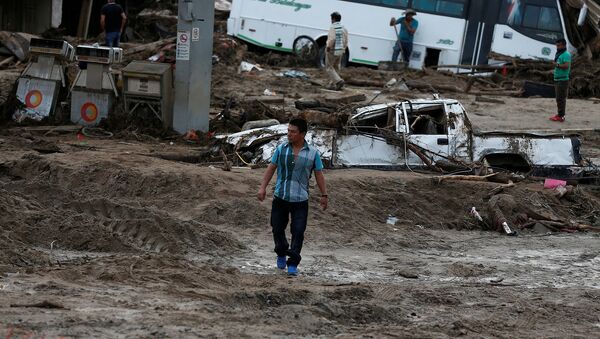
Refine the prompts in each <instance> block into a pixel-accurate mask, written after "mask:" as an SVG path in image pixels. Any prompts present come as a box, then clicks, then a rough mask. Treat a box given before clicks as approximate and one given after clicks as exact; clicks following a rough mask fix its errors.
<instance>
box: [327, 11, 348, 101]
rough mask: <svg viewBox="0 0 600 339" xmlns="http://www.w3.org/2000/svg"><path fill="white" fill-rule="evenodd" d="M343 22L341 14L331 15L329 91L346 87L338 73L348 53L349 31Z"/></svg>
mask: <svg viewBox="0 0 600 339" xmlns="http://www.w3.org/2000/svg"><path fill="white" fill-rule="evenodd" d="M341 20H342V16H341V15H340V13H338V12H333V13H331V27H330V28H329V33H328V34H327V42H326V44H325V49H326V53H325V70H326V72H327V75H328V76H329V79H330V83H329V89H333V90H336V91H339V90H341V89H342V87H344V80H343V79H342V78H341V77H340V75H339V74H338V72H339V71H340V68H341V67H342V58H343V57H344V54H345V53H346V47H348V31H347V30H346V29H345V28H344V26H342V24H341V23H340V21H341Z"/></svg>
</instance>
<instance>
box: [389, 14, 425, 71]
mask: <svg viewBox="0 0 600 339" xmlns="http://www.w3.org/2000/svg"><path fill="white" fill-rule="evenodd" d="M415 15H417V12H415V11H414V10H413V9H407V10H406V12H404V16H403V17H401V18H398V19H395V18H392V20H390V26H396V25H400V33H399V34H398V40H397V41H396V44H395V45H394V53H393V54H392V61H393V62H396V61H398V55H400V51H402V58H403V59H404V60H403V61H404V62H405V66H406V67H408V63H409V62H410V55H411V54H412V50H413V40H414V37H415V33H416V32H417V28H418V27H419V22H418V21H417V19H415V18H414V16H415Z"/></svg>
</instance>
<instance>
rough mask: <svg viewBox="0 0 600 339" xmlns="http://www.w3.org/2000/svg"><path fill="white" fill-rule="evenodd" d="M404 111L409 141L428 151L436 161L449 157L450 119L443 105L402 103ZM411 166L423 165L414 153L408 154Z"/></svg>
mask: <svg viewBox="0 0 600 339" xmlns="http://www.w3.org/2000/svg"><path fill="white" fill-rule="evenodd" d="M402 110H403V111H404V113H405V115H406V120H407V121H408V128H409V134H408V141H409V142H411V143H412V144H414V145H416V146H418V147H420V148H422V149H424V150H426V151H425V152H424V153H425V154H427V155H428V156H430V157H433V159H434V160H435V161H437V160H440V159H444V158H445V157H448V156H449V152H448V150H449V147H448V144H449V139H448V117H447V113H446V107H445V105H444V104H442V103H431V104H420V105H412V104H411V103H409V102H404V103H402ZM408 161H409V164H411V165H421V164H422V161H421V159H420V158H419V157H417V156H416V155H415V154H413V153H412V152H409V154H408Z"/></svg>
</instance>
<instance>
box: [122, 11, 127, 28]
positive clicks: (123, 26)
mask: <svg viewBox="0 0 600 339" xmlns="http://www.w3.org/2000/svg"><path fill="white" fill-rule="evenodd" d="M126 22H127V15H125V12H121V33H123V32H124V29H125V23H126Z"/></svg>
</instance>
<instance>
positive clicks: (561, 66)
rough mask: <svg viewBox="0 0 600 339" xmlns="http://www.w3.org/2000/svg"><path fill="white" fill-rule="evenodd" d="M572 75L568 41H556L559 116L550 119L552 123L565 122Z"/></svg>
mask: <svg viewBox="0 0 600 339" xmlns="http://www.w3.org/2000/svg"><path fill="white" fill-rule="evenodd" d="M570 73H571V53H569V51H567V41H566V40H565V39H559V40H557V41H556V56H555V57H554V90H555V93H556V107H557V108H558V114H557V115H555V116H553V117H552V118H550V120H552V121H558V122H564V121H565V113H566V109H567V97H568V96H569V74H570Z"/></svg>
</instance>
